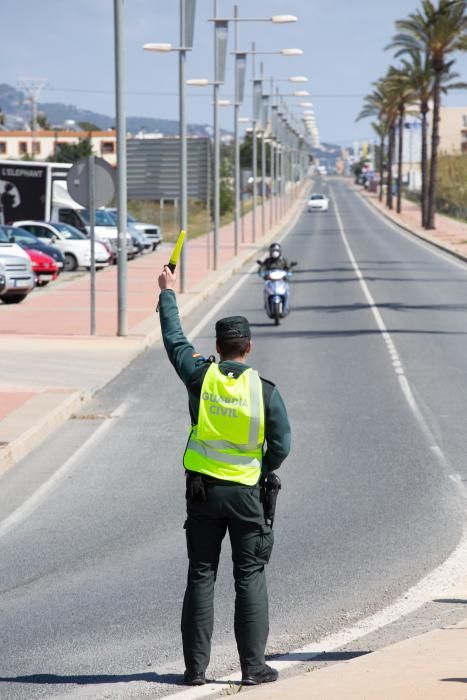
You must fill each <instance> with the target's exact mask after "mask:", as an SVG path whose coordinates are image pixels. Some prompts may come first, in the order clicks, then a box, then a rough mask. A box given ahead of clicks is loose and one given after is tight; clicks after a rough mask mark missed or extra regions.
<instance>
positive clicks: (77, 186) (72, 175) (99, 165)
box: [66, 158, 115, 209]
mask: <svg viewBox="0 0 467 700" xmlns="http://www.w3.org/2000/svg"><path fill="white" fill-rule="evenodd" d="M89 160H90V159H89V158H82V159H81V160H79V161H78V162H77V163H75V164H74V165H73V166H72V167H71V168H70V170H69V171H68V175H67V179H66V181H67V185H68V192H69V194H70V197H72V198H73V199H74V200H75V202H78V204H81V206H82V207H86V208H87V209H89V208H90V206H91V202H90V201H89V200H90V187H89V182H90V165H89ZM93 160H94V206H95V207H105V206H108V205H109V204H110V203H111V201H112V200H113V198H114V195H115V173H114V169H113V168H112V166H111V165H109V163H107V161H105V160H104V159H103V158H93Z"/></svg>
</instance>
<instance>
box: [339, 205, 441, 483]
mask: <svg viewBox="0 0 467 700" xmlns="http://www.w3.org/2000/svg"><path fill="white" fill-rule="evenodd" d="M334 206H335V211H336V218H337V223H338V226H339V230H340V234H341V236H342V240H343V241H344V246H345V248H346V251H347V255H348V256H349V258H350V262H351V264H352V267H353V269H354V271H355V274H356V275H357V277H358V280H359V282H360V285H361V287H362V289H363V293H364V295H365V297H366V299H367V301H368V305H369V307H370V309H371V311H372V313H373V316H374V317H375V320H376V324H377V326H378V328H379V329H380V331H381V334H382V336H383V339H384V341H385V344H386V348H387V350H388V352H389V355H390V357H391V360H392V365H393V367H394V371H395V374H396V375H397V378H398V380H399V386H400V388H401V390H402V393H403V395H404V397H405V399H406V401H407V403H408V405H409V407H410V410H411V411H412V413H413V415H414V417H415V419H416V421H417V423H418V425H419V427H420V429H421V430H422V432H423V434H424V435H425V437H426V439H427V441H428V444H429V446H430V448H431V449H432V450H433V453H434V455H435V456H436V459H437V462H438V464H439V465H440V466H441V467H442V468H443V470H445V469H446V468H447V466H448V462H447V460H446V458H445V456H444V454H443V451H442V449H441V447H440V446H439V445H438V444H437V442H436V439H435V437H434V435H433V432H432V430H431V428H430V426H429V425H428V423H427V421H426V419H425V417H424V415H423V413H422V411H421V409H420V407H419V405H418V403H417V400H416V398H415V396H414V394H413V391H412V388H411V386H410V384H409V381H408V379H407V376H406V374H405V370H404V366H403V364H402V361H401V359H400V356H399V353H398V352H397V350H396V346H395V343H394V341H393V340H392V338H391V335H390V333H389V332H388V330H387V328H386V326H385V323H384V321H383V318H382V316H381V314H380V312H379V309H378V308H377V305H376V302H375V300H374V299H373V296H372V294H371V292H370V290H369V288H368V285H367V284H366V282H365V280H364V279H363V275H362V273H361V271H360V268H359V267H358V263H357V261H356V259H355V256H354V254H353V252H352V248H351V247H350V243H349V240H348V238H347V234H346V233H345V229H344V225H343V223H342V218H341V215H340V211H339V207H338V205H337V201H336V199H335V196H334Z"/></svg>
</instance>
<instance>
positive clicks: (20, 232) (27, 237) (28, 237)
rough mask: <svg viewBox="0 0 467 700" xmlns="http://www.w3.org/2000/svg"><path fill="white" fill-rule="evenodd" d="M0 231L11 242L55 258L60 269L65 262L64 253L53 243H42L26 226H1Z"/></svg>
mask: <svg viewBox="0 0 467 700" xmlns="http://www.w3.org/2000/svg"><path fill="white" fill-rule="evenodd" d="M0 231H2V232H3V233H5V234H6V235H7V237H8V240H9V241H10V243H17V244H18V245H20V246H21V248H24V250H39V251H40V252H41V253H45V255H50V257H51V258H53V259H54V260H55V263H56V265H57V267H58V270H59V271H60V270H61V269H62V268H63V266H64V264H65V258H64V257H63V253H62V252H61V251H60V250H59V249H58V248H57V247H56V246H53V245H47V244H46V243H42V241H40V240H39V239H38V238H37V237H36V236H34V234H33V233H30V232H29V231H26V229H24V228H15V227H13V226H0Z"/></svg>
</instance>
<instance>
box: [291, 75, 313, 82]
mask: <svg viewBox="0 0 467 700" xmlns="http://www.w3.org/2000/svg"><path fill="white" fill-rule="evenodd" d="M289 82H291V83H307V82H308V78H306V77H305V76H304V75H292V77H291V78H289Z"/></svg>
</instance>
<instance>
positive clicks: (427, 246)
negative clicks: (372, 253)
mask: <svg viewBox="0 0 467 700" xmlns="http://www.w3.org/2000/svg"><path fill="white" fill-rule="evenodd" d="M360 201H361V202H363V204H365V206H366V207H367V208H368V209H369V210H370V211H371V212H373V214H374V215H375V216H376V217H377V218H379V219H382V220H383V221H384V223H385V224H387V225H388V226H389V227H390V228H392V230H393V231H395V232H396V233H398V234H399V236H402V237H403V238H405V239H406V240H407V241H411V242H412V243H414V244H415V245H418V246H419V247H420V248H423V249H424V250H428V251H429V252H430V253H432V254H433V255H436V257H437V258H441V260H444V261H445V262H449V263H451V265H455V266H456V267H459V268H460V269H461V270H463V271H464V272H467V263H466V262H462V260H456V259H455V258H454V257H453V254H450V253H449V251H446V252H445V253H443V252H442V251H440V250H438V249H437V248H435V246H434V245H432V244H431V243H430V241H424V240H421V239H420V238H418V237H417V236H416V235H415V234H411V233H409V232H408V231H405V230H404V229H403V228H401V227H400V226H398V224H397V223H396V222H395V221H392V220H391V219H388V218H387V217H386V216H384V214H383V213H382V212H380V211H379V209H376V208H375V207H373V206H372V205H371V204H370V203H369V202H368V201H367V200H366V199H363V198H362V197H360Z"/></svg>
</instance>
